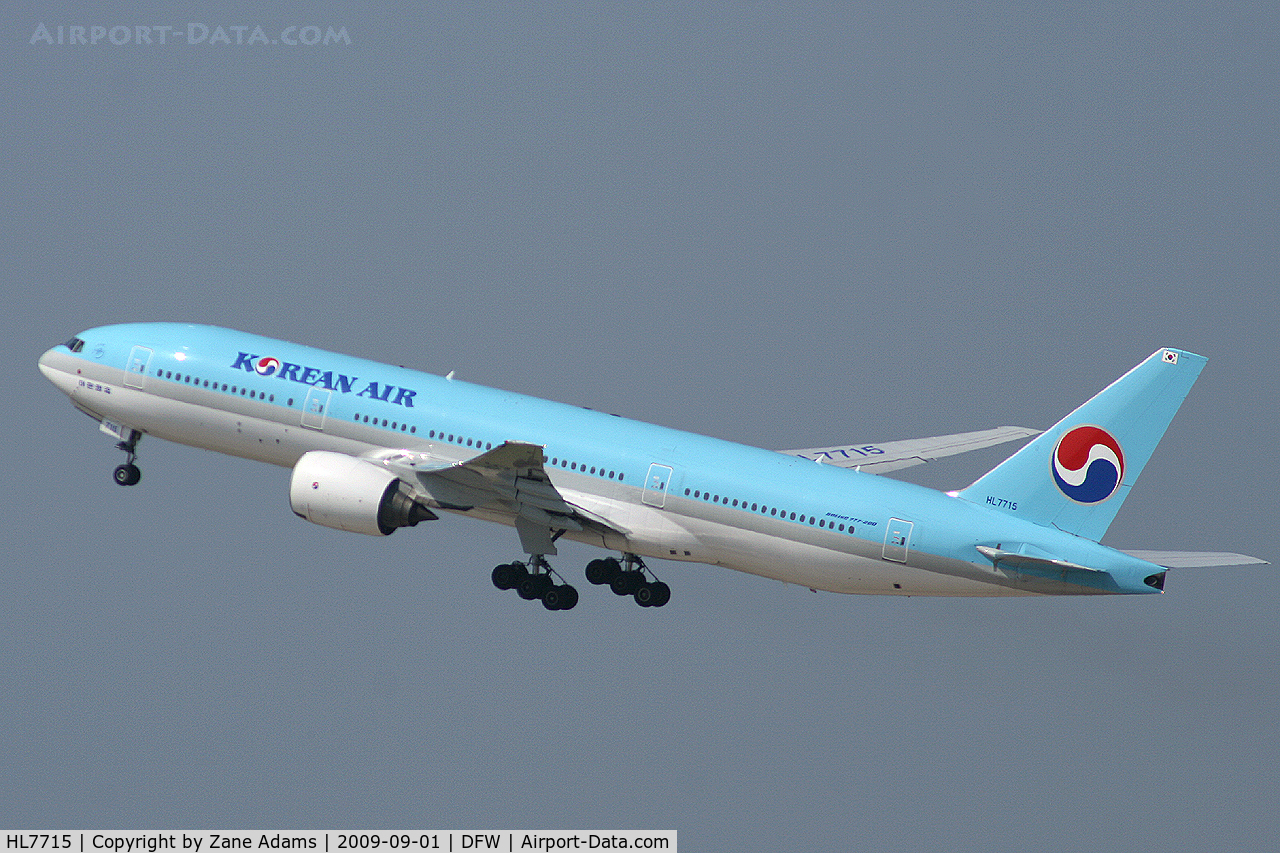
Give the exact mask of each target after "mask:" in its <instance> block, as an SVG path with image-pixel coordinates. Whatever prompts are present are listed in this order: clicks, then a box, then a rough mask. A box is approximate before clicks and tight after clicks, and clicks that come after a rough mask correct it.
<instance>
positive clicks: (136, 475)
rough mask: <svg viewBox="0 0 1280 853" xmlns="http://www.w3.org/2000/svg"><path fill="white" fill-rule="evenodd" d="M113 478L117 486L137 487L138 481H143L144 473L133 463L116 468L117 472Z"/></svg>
mask: <svg viewBox="0 0 1280 853" xmlns="http://www.w3.org/2000/svg"><path fill="white" fill-rule="evenodd" d="M112 477H113V478H114V479H115V481H116V484H117V485H120V486H136V485H138V481H139V480H141V479H142V472H141V471H139V470H138V466H137V465H134V464H132V463H128V464H125V465H118V466H116V470H115V472H114V474H112Z"/></svg>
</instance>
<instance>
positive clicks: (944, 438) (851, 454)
mask: <svg viewBox="0 0 1280 853" xmlns="http://www.w3.org/2000/svg"><path fill="white" fill-rule="evenodd" d="M1040 432H1041V430H1038V429H1028V428H1026V427H1016V426H1002V427H996V428H995V429H984V430H978V431H977V432H959V433H955V434H954V435H938V436H934V437H932V438H911V439H906V440H904V441H884V442H880V443H878V444H858V445H854V444H848V445H840V446H837V447H810V448H805V449H802V450H780V451H778V452H779V453H785V454H786V455H788V456H799V457H800V458H801V459H812V460H813V461H814V462H818V463H820V464H823V465H835V466H838V467H840V468H857V469H858V470H860V471H870V472H871V473H873V474H883V473H885V472H887V471H896V470H897V469H899V468H909V467H911V466H912V465H920V464H921V463H924V462H932V461H933V460H935V459H940V458H942V457H943V456H954V455H955V454H957V453H966V452H968V451H970V450H979V449H981V448H983V447H991V446H993V445H996V444H1004V443H1005V442H1006V441H1017V440H1018V439H1021V438H1030V437H1031V436H1033V435H1039V434H1040Z"/></svg>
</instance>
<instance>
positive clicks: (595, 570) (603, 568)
mask: <svg viewBox="0 0 1280 853" xmlns="http://www.w3.org/2000/svg"><path fill="white" fill-rule="evenodd" d="M620 571H622V566H620V565H619V564H618V561H617V560H615V559H613V558H612V557H609V558H608V559H605V560H592V561H591V562H590V563H587V581H588V582H590V583H593V584H596V585H597V586H599V585H601V584H606V583H609V582H610V581H612V580H613V579H614V578H615V577H616V576H617V574H618V572H620Z"/></svg>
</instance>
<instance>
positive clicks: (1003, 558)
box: [978, 545, 1100, 572]
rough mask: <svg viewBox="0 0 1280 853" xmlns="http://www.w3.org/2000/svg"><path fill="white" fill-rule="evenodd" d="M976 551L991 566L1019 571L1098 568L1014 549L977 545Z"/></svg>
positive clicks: (1080, 570) (1088, 570)
mask: <svg viewBox="0 0 1280 853" xmlns="http://www.w3.org/2000/svg"><path fill="white" fill-rule="evenodd" d="M978 553H980V554H981V555H982V556H984V557H986V558H987V559H988V560H990V561H991V565H993V566H1005V567H1006V568H1010V569H1013V570H1015V571H1020V570H1023V569H1039V570H1041V571H1044V570H1051V571H1067V570H1074V571H1079V572H1096V571H1100V570H1099V569H1091V568H1089V567H1088V566H1082V565H1080V564H1079V563H1068V562H1067V561H1066V560H1054V559H1051V558H1049V557H1034V556H1031V555H1030V554H1019V553H1017V552H1015V551H1003V550H1001V549H999V548H990V547H987V546H986V545H979V546H978Z"/></svg>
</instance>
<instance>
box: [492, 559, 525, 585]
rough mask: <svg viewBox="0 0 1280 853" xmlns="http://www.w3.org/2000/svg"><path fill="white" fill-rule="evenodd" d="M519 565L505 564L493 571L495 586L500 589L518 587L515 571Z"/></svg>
mask: <svg viewBox="0 0 1280 853" xmlns="http://www.w3.org/2000/svg"><path fill="white" fill-rule="evenodd" d="M517 566H519V564H518V563H517V564H514V565H513V564H511V563H503V564H502V565H501V566H497V567H495V568H494V570H493V575H492V578H493V585H494V586H496V587H497V588H498V589H511V588H512V587H513V586H515V585H516V573H515V569H516V567H517Z"/></svg>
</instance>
